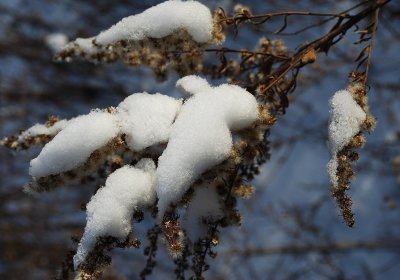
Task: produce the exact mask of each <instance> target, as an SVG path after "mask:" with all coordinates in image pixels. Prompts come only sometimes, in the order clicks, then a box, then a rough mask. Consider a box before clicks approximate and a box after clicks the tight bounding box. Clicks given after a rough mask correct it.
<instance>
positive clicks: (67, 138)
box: [29, 110, 119, 177]
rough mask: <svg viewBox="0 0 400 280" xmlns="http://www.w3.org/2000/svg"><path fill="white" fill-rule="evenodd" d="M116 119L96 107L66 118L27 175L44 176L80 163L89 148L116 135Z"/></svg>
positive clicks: (90, 150)
mask: <svg viewBox="0 0 400 280" xmlns="http://www.w3.org/2000/svg"><path fill="white" fill-rule="evenodd" d="M117 121H118V120H117V118H116V116H115V115H114V114H110V113H108V112H105V111H100V110H95V111H92V112H91V113H90V114H88V115H84V116H79V117H77V118H75V119H72V120H70V121H69V122H68V124H67V125H66V127H65V128H64V129H63V130H61V131H60V132H59V133H58V134H57V135H56V136H55V137H54V138H53V140H52V141H50V142H49V143H47V144H46V145H45V146H44V147H43V150H42V151H41V152H40V154H39V156H38V157H37V158H35V159H33V160H32V161H31V164H30V169H29V174H30V175H31V176H32V177H44V176H48V175H54V174H58V173H61V172H65V171H69V170H71V169H73V168H75V167H77V166H79V165H82V164H84V163H85V162H86V160H87V159H88V158H89V156H90V154H91V153H92V152H93V151H95V150H97V149H99V148H101V147H103V146H105V145H106V144H107V143H108V142H109V141H110V140H111V139H112V138H114V137H116V136H117V135H118V133H119V128H118V124H117Z"/></svg>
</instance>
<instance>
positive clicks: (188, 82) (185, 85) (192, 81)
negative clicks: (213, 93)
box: [176, 75, 211, 96]
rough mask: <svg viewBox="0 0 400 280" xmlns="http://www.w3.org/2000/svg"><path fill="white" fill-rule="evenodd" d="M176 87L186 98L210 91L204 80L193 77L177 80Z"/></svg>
mask: <svg viewBox="0 0 400 280" xmlns="http://www.w3.org/2000/svg"><path fill="white" fill-rule="evenodd" d="M176 87H177V88H178V89H179V90H180V91H181V92H182V93H183V94H185V95H187V96H190V95H192V94H196V93H198V92H201V91H204V90H210V89H211V87H210V85H209V84H208V82H207V81H206V80H205V79H203V78H201V77H199V76H193V75H190V76H186V77H183V78H181V79H179V80H178V81H177V82H176Z"/></svg>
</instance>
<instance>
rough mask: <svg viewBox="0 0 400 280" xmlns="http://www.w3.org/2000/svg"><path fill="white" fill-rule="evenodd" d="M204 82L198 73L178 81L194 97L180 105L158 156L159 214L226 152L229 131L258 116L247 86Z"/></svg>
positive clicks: (242, 127) (160, 216) (250, 121)
mask: <svg viewBox="0 0 400 280" xmlns="http://www.w3.org/2000/svg"><path fill="white" fill-rule="evenodd" d="M205 84H206V81H205V80H202V79H201V78H199V77H197V76H187V77H184V78H182V79H181V80H179V81H178V82H177V85H178V86H179V87H180V88H182V89H183V90H184V91H185V92H189V93H190V94H192V96H191V97H190V98H189V99H188V100H187V101H186V102H185V103H184V105H183V106H182V109H181V112H180V114H179V115H178V117H177V119H176V121H175V123H174V124H173V126H172V130H171V134H170V138H169V142H168V145H167V147H166V149H165V150H164V152H163V154H162V155H161V156H160V158H159V160H158V168H157V195H158V198H159V202H158V209H159V218H162V217H163V215H164V213H165V211H166V210H167V208H168V206H169V204H170V203H172V202H177V201H178V200H179V199H180V198H181V196H182V195H183V194H184V193H185V191H187V190H188V188H189V187H190V185H191V184H192V183H193V182H194V181H195V180H196V179H197V178H198V177H199V176H200V175H201V174H202V173H204V172H205V171H207V170H209V169H211V168H212V167H214V166H215V165H217V164H219V163H221V162H222V161H224V160H225V159H227V158H228V157H229V155H230V151H231V148H232V145H233V143H232V135H231V130H240V129H244V128H247V127H249V126H251V125H252V124H253V123H254V122H255V120H256V119H257V117H258V104H257V101H256V99H255V97H254V96H253V95H251V94H250V93H249V92H247V91H246V90H245V89H243V88H241V87H239V86H235V85H228V84H223V85H220V86H218V87H211V86H210V85H206V86H203V85H205ZM200 85H202V86H200Z"/></svg>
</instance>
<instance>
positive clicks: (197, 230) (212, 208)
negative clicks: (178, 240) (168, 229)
mask: <svg viewBox="0 0 400 280" xmlns="http://www.w3.org/2000/svg"><path fill="white" fill-rule="evenodd" d="M222 216H223V212H222V210H221V208H220V204H219V197H218V194H217V192H216V189H215V187H214V186H208V185H206V184H204V185H201V186H196V187H195V193H194V196H193V198H192V200H191V201H190V205H189V207H188V209H187V210H186V213H185V216H184V218H183V228H184V229H185V230H186V234H187V236H188V237H189V239H190V240H192V241H193V242H195V241H197V240H198V239H199V238H204V237H205V236H206V235H207V225H205V224H204V223H203V222H202V219H203V218H206V219H207V218H212V219H214V220H216V219H218V218H221V217H222Z"/></svg>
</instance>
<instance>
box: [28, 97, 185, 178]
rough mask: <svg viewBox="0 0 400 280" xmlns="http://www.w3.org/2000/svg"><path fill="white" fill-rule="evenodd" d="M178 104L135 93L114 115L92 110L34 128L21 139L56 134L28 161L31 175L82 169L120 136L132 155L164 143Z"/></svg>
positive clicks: (171, 99) (174, 101) (36, 175)
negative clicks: (29, 136) (132, 152)
mask: <svg viewBox="0 0 400 280" xmlns="http://www.w3.org/2000/svg"><path fill="white" fill-rule="evenodd" d="M181 104H182V101H181V100H177V99H175V98H172V97H169V96H166V95H162V94H148V93H145V92H144V93H136V94H132V95H131V96H128V97H127V98H126V99H125V100H124V101H122V102H121V103H120V104H119V106H118V107H117V108H116V110H115V111H116V112H111V113H109V112H107V111H102V110H94V111H92V112H91V113H90V114H88V115H83V116H79V117H76V118H74V119H71V120H69V121H59V122H57V123H55V124H54V126H52V127H49V128H45V127H44V126H43V125H39V124H38V125H35V126H33V127H32V128H31V129H29V130H27V131H26V132H24V134H23V136H24V137H25V136H26V135H31V134H37V133H41V132H42V133H46V134H49V133H50V132H52V133H54V134H56V133H58V134H57V135H56V136H55V137H54V138H53V139H52V140H51V141H50V142H49V143H47V144H46V145H45V146H44V147H43V150H42V151H41V153H40V154H39V156H38V157H37V158H35V159H33V160H32V161H31V163H30V175H31V176H32V177H36V178H37V177H44V176H49V175H54V174H59V173H62V172H66V171H70V170H72V169H74V168H76V167H78V166H81V165H83V164H84V163H85V162H86V161H87V159H88V158H89V157H90V155H91V154H92V153H93V152H94V151H95V150H97V149H100V148H102V147H104V146H105V145H107V143H108V142H109V141H111V140H112V139H113V138H115V137H117V136H118V135H120V134H125V135H126V141H127V145H128V146H129V148H131V149H132V150H135V151H140V150H143V149H145V148H147V147H150V146H152V145H155V144H158V143H162V142H166V141H168V137H169V133H170V130H171V126H172V123H173V121H174V119H175V117H176V115H177V114H178V112H179V109H180V107H181ZM60 130H61V131H60Z"/></svg>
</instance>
